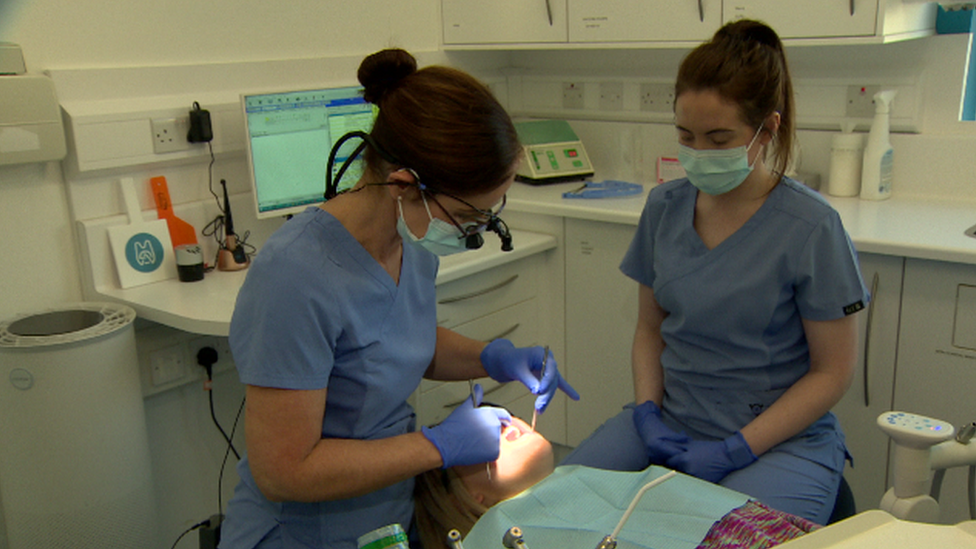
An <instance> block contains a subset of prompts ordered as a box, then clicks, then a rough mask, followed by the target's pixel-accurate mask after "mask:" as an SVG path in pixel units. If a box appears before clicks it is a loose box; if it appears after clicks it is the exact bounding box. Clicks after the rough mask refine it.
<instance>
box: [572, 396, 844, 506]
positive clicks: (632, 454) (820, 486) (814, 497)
mask: <svg viewBox="0 0 976 549" xmlns="http://www.w3.org/2000/svg"><path fill="white" fill-rule="evenodd" d="M633 416H634V413H633V405H628V406H626V407H625V408H624V409H623V411H622V412H620V413H619V414H617V415H616V416H614V417H612V418H610V419H609V420H607V421H606V423H604V424H603V425H601V426H600V427H599V428H598V429H597V430H596V431H594V432H593V434H592V435H590V436H589V437H587V438H586V440H584V441H583V442H582V443H580V445H579V446H578V447H576V449H575V450H573V451H572V452H571V453H570V454H569V455H568V456H566V459H564V460H563V461H562V463H560V465H586V466H588V467H596V468H598V469H609V470H613V471H642V470H644V469H646V468H647V467H649V466H650V465H652V463H651V462H650V460H649V459H648V457H647V451H646V450H645V449H644V443H643V441H642V440H641V438H640V434H639V433H638V432H637V428H636V427H635V426H634V418H633ZM658 465H663V464H658ZM841 474H842V471H834V470H832V469H831V468H829V467H825V466H823V465H821V464H819V463H817V462H815V461H811V460H808V459H805V458H802V457H799V456H797V455H794V454H790V453H786V452H780V451H777V450H776V448H773V449H771V450H770V451H768V452H766V453H764V454H763V455H761V456H759V460H758V461H756V462H755V463H753V464H752V465H750V466H748V467H746V468H744V469H739V470H738V471H733V472H732V473H729V475H728V476H726V477H725V478H724V479H722V481H721V482H720V483H719V485H721V486H724V487H726V488H729V489H731V490H736V491H738V492H742V493H743V494H746V495H748V496H751V497H752V498H754V499H757V500H759V501H760V502H762V503H764V504H766V505H768V506H769V507H771V508H773V509H778V510H780V511H784V512H787V513H792V514H794V515H797V516H800V517H803V518H805V519H808V520H810V521H813V522H815V523H817V524H826V523H827V520H828V519H829V518H830V514H831V512H832V511H833V509H834V502H835V500H836V498H837V490H838V487H839V486H840V479H841Z"/></svg>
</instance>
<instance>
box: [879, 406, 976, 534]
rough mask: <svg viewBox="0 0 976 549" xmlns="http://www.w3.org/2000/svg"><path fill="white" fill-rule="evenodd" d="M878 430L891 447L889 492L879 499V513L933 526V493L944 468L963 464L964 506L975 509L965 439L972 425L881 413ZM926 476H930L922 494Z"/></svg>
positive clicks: (974, 453) (973, 460)
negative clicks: (928, 487)
mask: <svg viewBox="0 0 976 549" xmlns="http://www.w3.org/2000/svg"><path fill="white" fill-rule="evenodd" d="M878 427H880V428H881V430H882V431H884V432H885V433H887V434H888V436H890V437H891V439H892V441H894V443H895V451H894V475H893V484H892V487H891V488H889V489H888V491H887V492H886V493H885V495H884V497H883V498H881V505H880V508H881V510H883V511H886V512H888V513H890V514H891V515H892V516H894V517H895V518H899V519H902V520H910V521H915V522H938V520H939V502H938V495H939V489H940V487H941V484H942V475H943V474H944V473H945V470H946V469H949V468H952V467H959V466H964V465H969V466H970V470H969V507H970V514H971V515H972V514H973V512H974V510H976V509H974V507H976V505H974V504H976V494H974V484H973V481H974V480H976V478H974V476H976V443H972V444H970V439H971V438H972V437H973V434H974V433H976V424H969V425H967V426H965V427H963V428H962V429H960V431H959V434H958V435H957V436H955V438H953V435H954V434H955V428H954V427H953V426H952V425H951V424H949V423H946V422H944V421H940V420H937V419H932V418H928V417H925V416H920V415H916V414H909V413H905V412H886V413H884V414H881V415H880V416H878ZM932 471H936V477H935V479H934V480H933V482H932V488H931V492H930V493H926V492H925V489H926V484H927V483H928V481H929V479H930V476H931V474H932Z"/></svg>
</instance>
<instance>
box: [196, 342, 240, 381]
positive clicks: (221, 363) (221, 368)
mask: <svg viewBox="0 0 976 549" xmlns="http://www.w3.org/2000/svg"><path fill="white" fill-rule="evenodd" d="M204 347H211V348H213V349H214V350H215V351H217V362H216V363H214V365H213V373H214V374H218V373H220V372H226V371H228V370H231V369H232V368H234V359H233V357H232V356H231V353H230V342H229V341H228V339H227V338H226V337H219V336H200V337H196V338H193V339H191V340H190V341H187V342H186V354H187V362H188V363H189V364H192V365H197V364H198V363H197V353H199V352H200V349H203V348H204ZM198 369H199V368H198ZM201 371H202V370H201Z"/></svg>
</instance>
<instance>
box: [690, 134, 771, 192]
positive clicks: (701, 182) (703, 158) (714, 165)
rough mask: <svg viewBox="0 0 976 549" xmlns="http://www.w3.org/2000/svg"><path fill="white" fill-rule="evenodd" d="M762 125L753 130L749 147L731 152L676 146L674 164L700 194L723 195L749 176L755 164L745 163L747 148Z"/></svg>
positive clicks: (757, 156)
mask: <svg viewBox="0 0 976 549" xmlns="http://www.w3.org/2000/svg"><path fill="white" fill-rule="evenodd" d="M760 132H762V125H760V126H759V129H758V130H756V135H754V136H753V138H752V141H750V142H749V145H747V146H742V147H735V148H732V149H703V150H698V149H692V148H691V147H687V146H685V145H680V144H679V145H678V161H679V162H681V167H682V168H684V169H685V174H687V175H688V180H689V181H691V184H692V185H694V186H695V187H697V188H698V190H700V191H702V192H703V193H707V194H710V195H719V194H724V193H727V192H729V191H731V190H732V189H734V188H736V187H738V186H739V185H741V184H742V182H743V181H745V180H746V178H747V177H749V174H750V173H752V169H753V167H755V165H756V162H758V161H759V155H758V154H757V155H756V162H753V163H752V165H750V164H749V149H751V148H752V145H753V144H754V143H755V142H756V139H758V138H759V133H760Z"/></svg>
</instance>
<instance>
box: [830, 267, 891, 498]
mask: <svg viewBox="0 0 976 549" xmlns="http://www.w3.org/2000/svg"><path fill="white" fill-rule="evenodd" d="M859 258H860V263H861V275H862V276H863V277H864V283H865V284H867V286H868V289H869V290H870V291H871V302H870V303H869V304H868V307H867V309H866V310H864V311H861V312H860V313H858V327H859V341H860V356H859V358H858V362H857V369H856V370H855V372H854V380H853V382H852V383H851V388H850V389H849V390H848V391H847V394H846V395H844V398H843V399H841V401H840V402H839V403H837V405H836V406H835V407H834V409H833V411H834V413H835V414H837V417H838V419H840V423H841V427H842V428H843V429H844V434H845V435H846V436H847V448H848V449H849V450H850V452H851V455H852V456H853V458H854V467H853V468H851V466H850V465H848V466H847V469H846V470H845V471H844V478H846V479H847V482H848V484H850V486H851V490H852V491H853V492H854V501H855V504H856V505H857V510H858V512H860V511H864V510H867V509H876V508H877V507H878V504H879V503H880V502H881V497H882V496H883V495H884V492H885V490H886V489H887V486H886V482H885V481H886V468H885V464H886V463H887V461H888V437H887V435H885V434H884V433H883V432H881V429H878V427H877V424H876V423H875V422H876V421H877V418H878V416H879V415H881V414H882V413H884V412H887V411H889V410H891V399H892V396H891V395H892V389H893V386H894V377H895V357H896V351H897V346H898V323H899V313H900V307H901V295H902V272H903V270H904V262H905V260H904V258H902V257H894V256H886V255H875V254H864V253H862V254H859Z"/></svg>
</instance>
